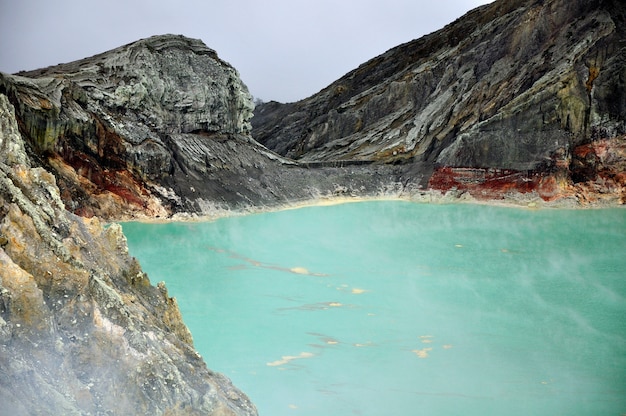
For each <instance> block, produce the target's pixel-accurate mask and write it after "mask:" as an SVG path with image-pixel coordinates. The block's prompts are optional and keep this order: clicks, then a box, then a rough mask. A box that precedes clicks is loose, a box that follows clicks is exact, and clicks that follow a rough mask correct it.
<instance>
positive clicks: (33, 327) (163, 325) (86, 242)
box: [0, 94, 257, 416]
mask: <svg viewBox="0 0 626 416" xmlns="http://www.w3.org/2000/svg"><path fill="white" fill-rule="evenodd" d="M0 207H1V208H0V374H2V377H0V403H2V405H1V410H0V413H2V414H7V415H8V414H10V415H33V414H58V415H78V414H82V415H87V414H91V415H100V414H102V415H104V414H106V415H134V414H142V415H148V414H150V415H157V414H170V415H183V414H184V415H196V414H197V415H207V414H210V415H223V416H226V415H229V416H235V415H256V414H257V413H256V409H255V407H254V406H253V405H252V404H251V403H250V401H249V400H248V398H247V397H246V396H245V395H244V394H243V393H241V392H240V391H239V390H237V389H236V388H234V387H233V386H232V385H231V383H230V381H229V380H228V379H226V378H225V377H223V376H221V375H219V374H216V373H213V372H211V371H210V370H208V369H207V367H206V364H205V363H204V361H203V360H202V358H201V357H200V356H199V355H198V353H197V352H196V351H195V350H194V348H193V342H192V337H191V334H190V333H189V330H188V329H187V327H186V326H185V324H184V323H183V321H182V318H181V315H180V312H179V310H178V306H177V304H176V301H175V299H173V298H171V297H169V296H168V293H167V290H166V288H165V286H164V285H163V284H159V285H158V286H157V287H154V286H152V285H151V284H150V281H149V280H148V277H147V276H146V275H145V274H144V273H143V272H142V271H141V268H140V267H139V265H138V263H137V262H136V261H135V260H134V259H133V258H131V257H130V256H129V254H128V248H127V245H126V238H125V237H124V235H123V233H122V231H121V227H120V226H119V225H117V224H113V225H111V226H109V227H107V228H105V227H104V226H103V224H101V223H100V221H99V220H98V219H97V218H92V219H87V218H83V217H79V216H76V215H74V214H72V213H70V212H69V211H67V210H66V209H65V206H64V204H63V201H62V200H61V195H60V191H59V188H58V187H57V184H56V180H55V177H54V175H52V174H51V173H50V172H48V171H46V170H45V169H43V168H41V167H35V166H33V165H32V164H31V162H30V161H29V158H28V156H27V154H26V150H25V147H24V142H23V140H22V138H21V136H20V134H19V131H18V126H17V123H16V120H15V117H14V109H13V107H12V106H11V104H10V103H9V102H8V100H7V98H6V96H4V95H2V94H0Z"/></svg>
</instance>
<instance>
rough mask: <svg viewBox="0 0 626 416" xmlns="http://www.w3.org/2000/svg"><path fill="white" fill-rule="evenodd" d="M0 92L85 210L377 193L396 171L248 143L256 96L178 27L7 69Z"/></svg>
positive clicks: (170, 209)
mask: <svg viewBox="0 0 626 416" xmlns="http://www.w3.org/2000/svg"><path fill="white" fill-rule="evenodd" d="M0 92H3V93H5V94H6V95H7V96H8V97H9V99H10V100H11V102H12V103H13V104H14V105H15V108H16V113H17V114H16V115H17V119H18V123H19V126H20V131H21V132H22V134H23V135H24V137H25V139H26V142H27V144H28V146H29V149H30V150H31V154H32V155H33V156H34V157H33V158H34V159H37V161H38V162H37V163H39V164H40V165H42V166H44V167H46V168H47V169H48V170H50V171H52V172H54V174H55V176H56V177H57V182H58V184H59V187H60V188H61V191H62V192H61V198H62V200H63V201H64V203H65V204H66V206H67V208H68V209H69V210H70V211H72V212H75V213H77V214H80V215H83V216H92V215H99V216H101V217H104V218H115V219H120V218H121V217H133V216H142V215H143V216H145V215H147V216H151V217H158V216H161V217H166V216H170V215H172V214H173V213H177V212H184V213H197V214H211V213H212V212H214V211H215V210H216V209H218V210H220V209H230V208H243V207H246V206H259V205H272V206H275V205H277V204H280V203H286V202H289V201H292V202H293V201H299V200H305V199H311V198H315V197H318V196H319V195H326V194H328V195H332V194H333V193H336V192H344V193H345V192H349V193H350V194H354V193H358V194H364V193H369V194H372V193H376V192H381V190H380V189H379V188H383V187H387V186H389V185H388V184H393V183H395V182H396V180H397V178H396V177H395V176H394V173H393V172H394V169H393V168H390V167H385V166H381V167H377V168H374V169H370V168H367V169H364V168H362V167H359V166H355V167H351V168H350V169H347V168H342V167H338V166H331V167H329V168H328V169H323V171H322V170H319V169H317V170H311V169H308V168H307V167H303V166H300V165H298V164H297V163H296V162H294V161H291V160H288V159H286V158H283V157H281V156H279V155H277V154H275V153H273V152H271V151H269V150H268V149H267V148H265V147H264V146H262V145H260V144H258V143H257V142H255V141H254V140H253V139H252V138H251V137H250V122H249V121H250V118H251V117H252V111H253V108H254V107H253V104H252V98H251V96H250V94H249V93H248V90H247V88H246V86H245V85H244V84H243V83H242V82H241V80H240V79H239V75H238V73H237V71H236V70H235V69H234V68H232V67H231V66H230V65H229V64H228V63H226V62H224V61H222V60H220V59H219V58H218V57H217V54H216V53H215V52H214V51H213V50H211V49H209V48H208V47H206V46H205V45H204V44H203V43H202V42H201V41H198V40H193V39H188V38H185V37H182V36H174V35H164V36H154V37H151V38H148V39H144V40H140V41H138V42H135V43H131V44H129V45H126V46H122V47H120V48H117V49H114V50H112V51H109V52H106V53H103V54H100V55H97V56H93V57H91V58H86V59H83V60H81V61H77V62H72V63H68V64H62V65H57V66H54V67H49V68H44V69H40V70H36V71H30V72H22V73H20V74H17V75H7V74H3V75H2V76H1V77H0ZM372 172H373V173H374V175H372V174H371V173H372ZM372 178H374V179H372ZM376 178H379V180H376ZM420 179H422V180H424V181H425V180H427V178H421V177H420Z"/></svg>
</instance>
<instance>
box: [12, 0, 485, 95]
mask: <svg viewBox="0 0 626 416" xmlns="http://www.w3.org/2000/svg"><path fill="white" fill-rule="evenodd" d="M490 2H491V1H490V0H438V1H435V0H265V1H259V0H256V1H253V0H204V1H203V0H178V1H174V0H106V1H103V0H57V1H49V0H0V71H2V72H9V73H13V72H17V71H20V70H30V69H37V68H41V67H45V66H49V65H55V64H57V63H62V62H70V61H74V60H77V59H81V58H85V57H87V56H91V55H95V54H97V53H100V52H104V51H107V50H109V49H113V48H115V47H118V46H121V45H124V44H127V43H130V42H133V41H135V40H138V39H142V38H146V37H148V36H152V35H159V34H165V33H173V34H182V35H185V36H188V37H192V38H199V39H202V40H203V41H204V43H206V44H207V46H209V47H210V48H212V49H215V50H216V51H217V53H218V55H219V56H220V58H222V59H223V60H225V61H227V62H229V63H230V64H232V65H233V66H234V67H235V68H236V69H237V70H238V71H239V73H240V74H241V78H242V79H243V81H244V82H245V83H246V85H247V86H248V88H249V89H250V92H251V93H252V95H254V96H255V97H256V98H261V99H263V100H264V101H269V100H276V101H281V102H290V101H296V100H299V99H302V98H305V97H308V96H309V95H311V94H314V93H316V92H318V91H319V90H321V89H322V88H324V87H326V86H327V85H328V84H330V83H331V82H333V81H335V80H336V79H338V78H340V77H341V76H343V75H344V74H346V73H347V72H348V71H350V70H352V69H354V68H356V67H357V66H359V65H360V64H362V63H364V62H365V61H367V60H369V59H371V58H373V57H375V56H377V55H379V54H381V53H383V52H385V51H386V50H388V49H390V48H392V47H394V46H397V45H400V44H402V43H405V42H408V41H410V40H412V39H416V38H419V37H421V36H423V35H425V34H428V33H430V32H433V31H435V30H437V29H440V28H442V27H443V26H445V25H446V24H448V23H450V22H452V21H453V20H455V19H456V18H458V17H460V16H462V15H463V14H465V13H466V12H467V11H469V10H471V9H473V8H475V7H477V6H479V5H481V4H486V3H490Z"/></svg>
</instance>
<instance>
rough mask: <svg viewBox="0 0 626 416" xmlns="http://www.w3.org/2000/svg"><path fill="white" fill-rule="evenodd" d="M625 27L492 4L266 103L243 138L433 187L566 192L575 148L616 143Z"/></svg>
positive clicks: (515, 3) (514, 3)
mask: <svg viewBox="0 0 626 416" xmlns="http://www.w3.org/2000/svg"><path fill="white" fill-rule="evenodd" d="M625 16H626V5H625V4H624V2H620V1H610V0H608V1H604V0H602V1H601V0H593V1H588V0H584V1H583V0H576V1H569V0H568V1H565V0H549V1H543V0H541V1H539V0H509V1H496V2H494V3H491V4H489V5H485V6H482V7H480V8H478V9H475V10H473V11H471V12H469V13H468V14H466V15H465V16H463V17H462V18H460V19H458V20H457V21H455V22H453V23H451V24H449V25H448V26H446V27H445V28H443V29H442V30H440V31H437V32H434V33H432V34H430V35H428V36H425V37H423V38H420V39H417V40H414V41H411V42H408V43H406V44H404V45H400V46H398V47H396V48H393V49H391V50H389V51H388V52H386V53H384V54H383V55H380V56H378V57H376V58H374V59H372V60H370V61H368V62H366V63H364V64H363V65H361V66H360V67H359V68H357V69H355V70H354V71H351V72H349V73H348V74H346V75H345V76H344V77H342V78H340V79H339V80H337V81H336V82H334V83H333V84H331V85H330V86H328V87H327V88H325V89H323V90H322V91H320V92H319V93H318V94H315V95H313V96H311V97H309V98H307V99H304V100H302V101H299V102H296V103H290V104H279V103H275V102H271V103H267V104H264V105H263V106H261V107H260V108H258V109H257V110H256V113H255V117H254V118H253V120H252V125H253V135H254V137H255V139H256V140H258V141H259V142H261V143H263V144H264V145H266V146H267V147H268V148H270V149H272V150H274V151H276V152H278V153H280V154H281V155H284V156H286V157H290V158H294V159H297V160H302V161H325V160H337V159H339V160H352V161H354V160H359V161H375V162H378V163H398V164H403V165H405V166H407V167H411V169H413V170H415V169H416V168H419V169H421V170H422V171H424V170H423V167H424V166H430V167H432V168H433V169H435V170H436V171H435V173H436V174H437V177H436V178H434V179H435V180H432V181H430V182H429V184H430V187H435V188H437V184H438V183H440V182H441V180H439V179H441V177H445V176H446V175H447V174H448V173H450V172H451V171H450V168H468V169H478V170H480V171H483V170H484V171H488V170H489V169H491V170H492V171H493V170H496V171H497V170H500V171H506V172H508V173H507V174H506V175H503V177H504V176H507V175H509V176H510V175H511V174H512V173H515V175H514V176H513V178H515V177H517V176H525V177H534V176H537V175H541V176H545V175H551V174H553V173H554V171H559V175H561V174H562V173H565V175H566V176H567V178H564V179H565V180H564V181H561V180H560V181H561V182H563V183H569V184H573V183H574V182H576V181H578V179H579V177H578V176H576V175H575V174H570V172H567V170H568V169H569V168H570V163H572V162H573V160H574V158H573V156H574V155H575V153H576V150H575V149H576V148H577V146H581V145H586V144H588V143H590V142H592V141H595V140H604V139H613V138H616V137H619V136H621V135H623V134H624V133H625V132H626V124H625V122H626V83H625V80H626V45H625V44H624V39H626V29H625V28H626V17H625ZM618 147H619V146H618ZM573 170H575V167H573ZM563 171H565V172H563ZM487 174H488V175H489V173H488V172H487ZM453 176H454V174H453V175H452V177H450V179H451V180H452V179H453ZM557 176H558V175H557ZM538 179H540V178H538ZM515 183H516V182H515V181H514V182H512V183H511V185H515ZM620 186H621V187H623V186H624V183H620ZM514 188H515V187H514ZM437 189H442V190H444V189H445V188H437ZM527 189H537V187H534V188H533V187H530V188H529V187H524V186H522V187H520V188H519V189H518V190H519V191H521V192H525V191H526V190H527ZM539 189H541V187H539ZM487 193H488V194H489V195H491V196H492V197H493V196H494V194H495V193H493V192H491V193H489V192H487ZM546 197H547V196H546Z"/></svg>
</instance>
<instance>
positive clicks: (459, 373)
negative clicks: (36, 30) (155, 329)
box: [124, 202, 626, 415]
mask: <svg viewBox="0 0 626 416" xmlns="http://www.w3.org/2000/svg"><path fill="white" fill-rule="evenodd" d="M124 230H125V232H126V234H127V236H128V240H129V245H130V248H131V252H132V253H133V254H134V255H136V256H137V257H139V259H140V261H141V262H142V265H143V267H144V269H145V270H147V271H148V273H149V274H150V277H151V278H152V279H153V280H154V279H157V280H166V281H167V284H168V287H169V288H170V293H171V294H172V295H175V296H177V297H178V300H179V304H180V307H181V310H182V312H183V316H184V318H185V321H186V323H187V324H188V325H189V326H190V328H191V330H192V333H193V335H194V339H195V343H196V347H197V348H198V349H199V350H200V352H201V353H202V354H203V356H204V357H205V359H206V361H207V364H208V365H209V367H211V368H213V369H215V370H218V371H221V372H224V373H226V374H227V375H228V376H229V377H231V378H232V379H233V381H234V382H235V384H236V385H238V386H239V387H241V388H242V389H243V390H244V391H246V393H248V394H249V395H250V396H251V397H252V399H253V401H255V403H256V404H257V406H258V407H259V410H260V413H261V414H273V415H291V414H298V415H319V414H329V415H345V414H362V415H380V414H397V415H403V414H405V415H413V414H415V409H419V410H420V412H421V413H431V414H465V415H473V414H480V415H484V414H507V415H527V414H533V415H553V414H621V413H623V412H624V411H625V410H626V319H624V317H626V279H624V277H623V276H624V275H623V270H624V268H625V267H626V256H624V252H625V249H626V211H625V210H606V211H566V210H539V211H536V210H535V211H531V210H521V209H510V208H495V207H486V206H470V205H453V206H444V205H416V204H411V203H401V202H368V203H361V204H348V205H339V206H331V207H323V208H321V207H318V208H304V209H301V210H290V211H284V212H278V213H268V214H261V215H252V216H247V217H235V218H228V219H223V220H218V221H215V222H213V223H195V224H162V225H155V224H125V225H124ZM162 241H167V244H160V242H162ZM296 411H297V412H296Z"/></svg>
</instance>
